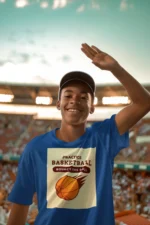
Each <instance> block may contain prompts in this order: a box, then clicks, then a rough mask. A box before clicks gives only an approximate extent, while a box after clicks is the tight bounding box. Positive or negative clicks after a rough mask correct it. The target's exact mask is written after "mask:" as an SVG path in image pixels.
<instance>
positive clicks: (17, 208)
mask: <svg viewBox="0 0 150 225" xmlns="http://www.w3.org/2000/svg"><path fill="white" fill-rule="evenodd" d="M28 209H29V205H20V204H16V203H13V204H12V207H11V211H10V215H9V218H8V222H7V225H25V223H26V219H27V215H28Z"/></svg>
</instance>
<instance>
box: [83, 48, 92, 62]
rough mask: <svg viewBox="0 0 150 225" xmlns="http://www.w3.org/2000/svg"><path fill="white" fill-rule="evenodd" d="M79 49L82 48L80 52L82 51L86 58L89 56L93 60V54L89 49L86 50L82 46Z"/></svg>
mask: <svg viewBox="0 0 150 225" xmlns="http://www.w3.org/2000/svg"><path fill="white" fill-rule="evenodd" d="M81 50H82V52H84V54H85V55H86V56H87V57H88V58H90V59H92V60H93V58H94V56H93V55H92V54H91V53H90V52H89V51H87V50H86V49H84V48H81Z"/></svg>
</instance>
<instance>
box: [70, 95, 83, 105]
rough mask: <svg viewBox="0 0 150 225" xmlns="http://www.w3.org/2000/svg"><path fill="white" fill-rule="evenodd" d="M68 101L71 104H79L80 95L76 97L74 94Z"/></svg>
mask: <svg viewBox="0 0 150 225" xmlns="http://www.w3.org/2000/svg"><path fill="white" fill-rule="evenodd" d="M70 103H71V104H75V103H76V104H81V101H80V97H78V96H74V97H72V98H71V99H70Z"/></svg>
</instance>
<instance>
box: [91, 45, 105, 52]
mask: <svg viewBox="0 0 150 225" xmlns="http://www.w3.org/2000/svg"><path fill="white" fill-rule="evenodd" d="M91 47H92V49H94V50H95V51H96V52H97V53H103V51H101V50H100V49H99V48H97V47H96V46H94V45H92V46H91Z"/></svg>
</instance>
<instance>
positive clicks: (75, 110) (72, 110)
mask: <svg viewBox="0 0 150 225" xmlns="http://www.w3.org/2000/svg"><path fill="white" fill-rule="evenodd" d="M67 111H68V112H71V113H79V112H81V110H79V109H67Z"/></svg>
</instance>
